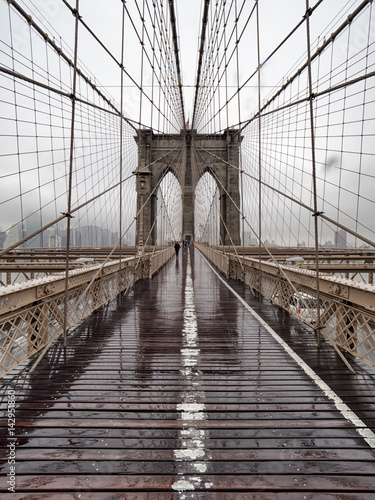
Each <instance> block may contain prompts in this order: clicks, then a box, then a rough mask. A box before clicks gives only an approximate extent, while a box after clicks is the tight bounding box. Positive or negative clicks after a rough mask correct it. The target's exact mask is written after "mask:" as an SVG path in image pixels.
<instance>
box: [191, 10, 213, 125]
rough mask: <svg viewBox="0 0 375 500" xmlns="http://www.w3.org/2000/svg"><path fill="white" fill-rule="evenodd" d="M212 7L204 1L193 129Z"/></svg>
mask: <svg viewBox="0 0 375 500" xmlns="http://www.w3.org/2000/svg"><path fill="white" fill-rule="evenodd" d="M209 5H210V0H204V7H203V15H202V29H201V36H200V39H201V42H200V47H199V58H198V67H197V76H196V79H195V95H194V106H193V117H192V124H191V128H192V129H193V128H194V127H196V121H197V116H196V113H197V103H198V96H199V89H200V80H201V71H202V60H203V55H204V47H205V40H206V30H207V19H208V7H209Z"/></svg>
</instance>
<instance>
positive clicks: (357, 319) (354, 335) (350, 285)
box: [195, 244, 375, 368]
mask: <svg viewBox="0 0 375 500" xmlns="http://www.w3.org/2000/svg"><path fill="white" fill-rule="evenodd" d="M195 246H196V247H197V248H198V249H199V250H200V251H201V252H202V253H203V254H204V255H205V256H206V257H207V258H208V259H209V260H210V261H211V262H212V263H213V264H214V265H215V266H216V267H217V268H218V269H219V270H220V271H221V272H222V273H223V274H224V275H225V276H226V277H227V278H233V279H238V280H241V281H243V282H244V283H246V284H247V285H248V286H249V287H250V288H251V289H252V290H253V291H255V292H258V293H259V292H260V293H261V294H262V295H263V296H264V297H266V298H268V299H269V300H270V301H272V303H273V304H275V305H277V306H279V307H282V308H283V309H285V310H286V311H288V312H289V313H290V314H292V315H293V316H295V317H296V318H298V319H299V320H301V321H303V322H304V323H306V324H307V325H309V326H311V327H312V328H313V329H314V330H316V329H317V324H318V321H317V320H318V317H317V316H318V307H317V280H316V273H315V271H310V270H307V269H299V268H296V267H292V266H288V265H283V264H279V263H275V262H270V261H265V260H262V261H261V263H260V262H259V260H258V259H253V258H249V257H241V256H239V255H234V254H228V253H226V254H224V252H222V251H219V250H216V249H213V248H210V247H208V246H206V245H201V244H196V245H195ZM318 279H319V309H320V332H321V333H322V335H323V336H325V337H326V338H327V339H328V340H329V341H330V342H331V343H332V345H333V346H334V347H335V349H336V350H339V351H340V352H342V351H346V352H348V353H350V354H351V355H352V356H354V357H355V358H356V359H359V360H361V361H363V362H364V363H366V364H367V365H369V366H371V367H372V368H375V286H374V285H372V284H366V283H362V282H357V281H354V280H351V279H346V278H339V277H336V276H333V275H330V274H323V273H320V276H319V278H318Z"/></svg>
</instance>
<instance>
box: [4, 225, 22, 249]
mask: <svg viewBox="0 0 375 500" xmlns="http://www.w3.org/2000/svg"><path fill="white" fill-rule="evenodd" d="M23 237H24V231H23V229H22V224H17V225H16V226H13V227H11V228H10V229H9V231H8V234H7V236H6V238H5V241H4V248H8V247H10V246H11V245H15V244H16V243H18V242H19V241H20V240H22V238H23Z"/></svg>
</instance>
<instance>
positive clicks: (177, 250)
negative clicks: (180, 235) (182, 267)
mask: <svg viewBox="0 0 375 500" xmlns="http://www.w3.org/2000/svg"><path fill="white" fill-rule="evenodd" d="M174 250H175V252H176V257H177V258H178V252H179V250H180V244H179V242H178V241H176V243H175V245H174Z"/></svg>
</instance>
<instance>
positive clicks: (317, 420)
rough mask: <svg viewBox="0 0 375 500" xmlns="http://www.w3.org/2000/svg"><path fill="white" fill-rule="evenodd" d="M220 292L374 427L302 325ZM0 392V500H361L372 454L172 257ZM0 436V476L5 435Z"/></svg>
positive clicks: (365, 384) (193, 267)
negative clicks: (12, 480) (9, 401)
mask: <svg viewBox="0 0 375 500" xmlns="http://www.w3.org/2000/svg"><path fill="white" fill-rule="evenodd" d="M231 284H232V286H233V287H235V289H236V291H237V293H239V294H240V295H241V296H243V297H244V298H246V300H247V301H248V302H249V303H250V302H251V305H252V307H253V308H254V309H256V311H257V312H258V314H260V315H261V316H262V317H263V318H264V319H265V320H266V321H267V322H268V323H269V324H270V325H271V326H272V328H274V329H275V330H276V331H277V333H279V334H280V335H281V336H282V337H283V338H284V340H286V341H287V342H288V343H289V345H290V346H292V348H293V349H294V350H295V351H296V352H297V353H298V354H299V355H300V356H301V357H302V358H303V359H305V361H306V362H308V363H309V365H310V366H312V368H313V369H314V370H315V371H316V372H317V373H318V374H319V375H320V376H321V377H322V378H323V379H324V380H325V381H326V382H327V383H328V384H329V385H330V387H332V388H333V389H334V390H335V391H336V392H337V393H338V394H339V396H340V397H341V398H342V399H343V400H344V401H345V402H346V404H348V405H349V406H350V408H351V409H352V410H353V411H355V412H356V413H357V415H358V416H359V417H360V418H362V419H363V420H364V422H365V423H366V425H367V426H368V427H369V428H371V427H372V428H374V422H375V406H374V400H375V397H374V392H375V391H374V376H373V375H372V374H371V373H370V372H369V371H368V370H367V369H366V368H363V369H361V375H360V376H355V375H353V374H351V373H350V372H348V371H347V369H346V368H345V366H343V364H342V362H341V361H340V360H339V359H337V355H336V354H335V353H334V352H333V351H332V350H331V349H329V348H328V347H327V346H325V345H323V348H322V349H321V350H320V351H318V350H317V349H316V345H315V339H314V335H313V334H312V333H311V331H309V330H308V329H307V328H306V327H305V326H304V325H302V324H300V323H299V322H298V321H297V320H295V319H293V318H290V317H289V316H288V315H287V313H285V312H284V311H281V310H278V309H274V308H273V307H272V306H271V305H270V304H269V303H268V302H266V301H263V302H260V303H259V302H257V300H255V299H254V298H253V297H252V296H251V293H250V291H249V290H246V289H244V288H243V287H242V285H240V284H238V283H235V282H232V283H231ZM5 382H7V383H8V384H9V385H8V386H7V387H6V389H7V388H12V389H14V390H15V393H16V401H17V410H16V425H17V427H16V436H17V449H16V458H17V479H16V493H15V494H13V496H12V498H14V499H21V498H22V499H24V500H31V499H35V498H38V499H42V500H43V499H47V498H48V499H50V498H52V499H56V500H57V499H59V500H60V499H61V500H65V499H72V498H80V499H87V498H90V499H93V500H96V499H104V498H108V499H109V498H111V499H112V498H116V499H124V500H146V499H147V500H168V499H171V500H175V499H208V500H210V499H212V500H213V499H215V500H221V499H223V500H224V499H225V500H242V499H246V500H248V499H258V500H260V499H269V500H271V499H272V500H273V499H275V498H277V499H278V500H297V499H298V500H300V499H303V498H306V499H313V498H323V497H324V498H325V499H328V500H329V499H331V498H332V499H333V498H338V496H339V497H340V498H341V499H347V500H349V499H351V500H352V499H355V500H359V499H364V500H369V499H370V498H373V491H375V454H374V451H373V450H372V449H371V448H370V447H369V446H368V445H367V443H366V442H365V440H364V439H363V438H361V436H359V434H358V433H357V432H356V430H355V429H354V427H353V425H352V424H351V423H350V422H348V421H347V420H346V419H345V418H343V416H342V415H341V413H340V411H339V410H338V409H337V408H336V407H335V406H334V404H333V403H332V402H331V401H330V400H329V399H328V398H327V397H326V396H325V395H324V394H323V393H322V391H321V390H320V389H319V388H318V387H317V386H316V385H315V384H314V382H313V381H312V380H310V379H309V377H308V376H307V375H306V374H305V372H303V371H302V370H301V369H300V368H299V367H298V366H297V365H296V363H295V362H294V361H293V359H292V358H291V357H290V356H289V355H288V354H287V353H286V352H285V351H284V350H283V349H282V347H281V346H280V345H279V344H277V343H276V342H275V341H274V340H273V338H272V337H271V336H270V335H269V334H268V333H267V331H266V330H265V329H264V328H263V327H262V326H261V325H260V324H259V323H258V322H257V321H256V320H255V319H254V317H253V316H251V314H250V313H249V312H248V311H247V310H246V309H244V308H243V306H242V305H241V304H240V303H239V301H238V300H237V299H236V298H235V297H234V296H233V295H232V294H231V293H230V291H229V290H228V289H227V288H226V287H224V286H223V284H222V283H221V282H220V281H219V280H218V279H217V277H216V276H215V274H214V273H213V272H212V271H211V270H210V269H209V268H208V266H207V265H206V263H205V262H204V260H203V259H202V257H201V256H200V255H199V254H197V253H195V254H194V253H193V252H192V253H191V256H190V257H189V258H188V253H187V250H185V249H183V250H182V252H181V255H180V258H179V261H178V262H176V260H172V262H171V263H170V264H168V265H167V266H166V267H165V268H164V269H163V270H162V271H161V272H160V273H159V274H158V275H157V276H155V277H154V279H153V280H146V281H144V282H142V283H138V284H137V286H136V287H135V289H134V290H132V291H131V292H129V294H128V295H127V296H126V298H125V300H124V301H123V303H122V305H121V306H117V305H116V304H111V305H110V306H109V307H107V308H105V309H102V310H100V311H99V312H97V313H96V314H95V315H92V317H91V318H89V319H87V320H86V321H85V322H84V323H82V325H81V326H80V327H79V328H77V329H76V330H75V331H74V332H73V333H72V335H71V337H70V341H69V345H68V347H67V348H66V350H65V351H64V350H63V349H62V348H61V347H59V348H57V347H55V348H53V349H52V350H51V352H50V353H49V357H48V358H46V359H44V360H43V361H42V362H41V364H40V366H39V367H38V368H37V370H35V371H34V372H33V373H32V374H28V373H27V370H24V371H22V370H21V369H20V370H19V371H18V372H17V373H16V375H14V374H11V375H8V376H7V378H6V380H5ZM5 410H6V399H4V400H3V402H2V411H5ZM0 433H1V449H0V454H1V455H0V456H1V458H2V460H3V461H2V462H1V465H0V470H1V473H2V474H7V472H8V467H9V464H8V463H7V456H8V451H9V450H8V449H7V447H6V445H7V438H8V427H7V421H6V420H3V421H2V423H1V427H0ZM2 488H3V489H4V487H3V486H2ZM276 495H277V496H276ZM319 495H321V496H319Z"/></svg>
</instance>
